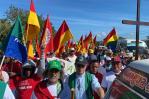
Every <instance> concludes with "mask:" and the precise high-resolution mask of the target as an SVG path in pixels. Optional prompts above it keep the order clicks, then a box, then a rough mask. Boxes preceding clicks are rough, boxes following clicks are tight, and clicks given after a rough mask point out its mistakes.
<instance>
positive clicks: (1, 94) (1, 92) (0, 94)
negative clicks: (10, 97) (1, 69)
mask: <svg viewBox="0 0 149 99" xmlns="http://www.w3.org/2000/svg"><path fill="white" fill-rule="evenodd" d="M6 85H7V84H6V83H4V82H2V81H0V97H1V98H2V99H3V97H4V93H5V90H6Z"/></svg>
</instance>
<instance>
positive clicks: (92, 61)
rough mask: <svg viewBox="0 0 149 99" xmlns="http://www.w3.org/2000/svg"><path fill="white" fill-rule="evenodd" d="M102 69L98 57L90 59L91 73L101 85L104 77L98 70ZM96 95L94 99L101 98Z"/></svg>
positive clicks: (93, 56)
mask: <svg viewBox="0 0 149 99" xmlns="http://www.w3.org/2000/svg"><path fill="white" fill-rule="evenodd" d="M99 67H100V63H99V61H98V60H97V56H96V55H92V56H91V57H90V64H89V68H90V69H89V72H90V73H91V74H94V75H95V77H96V78H97V79H98V82H99V83H100V84H101V82H102V79H103V75H102V74H101V73H99V72H98V68H99ZM93 95H94V99H100V97H99V96H98V94H97V93H96V92H94V93H93Z"/></svg>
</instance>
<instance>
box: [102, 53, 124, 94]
mask: <svg viewBox="0 0 149 99" xmlns="http://www.w3.org/2000/svg"><path fill="white" fill-rule="evenodd" d="M121 67H122V65H121V60H120V57H119V56H115V57H114V58H113V59H112V70H111V71H109V72H106V75H105V76H104V78H103V80H102V83H101V86H102V87H103V88H104V90H105V92H106V91H107V90H109V88H110V86H111V85H112V83H113V81H114V80H115V78H116V75H119V73H120V72H121Z"/></svg>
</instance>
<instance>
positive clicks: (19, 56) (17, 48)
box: [4, 16, 27, 63]
mask: <svg viewBox="0 0 149 99" xmlns="http://www.w3.org/2000/svg"><path fill="white" fill-rule="evenodd" d="M4 43H5V44H4V55H5V56H6V57H11V58H14V59H16V60H18V61H20V62H22V63H24V62H26V61H27V49H26V47H25V45H24V44H23V43H24V41H23V28H22V23H21V20H20V17H19V16H18V17H17V19H16V21H15V23H14V25H13V26H12V28H11V30H10V32H9V34H8V36H7V38H6V41H5V42H4Z"/></svg>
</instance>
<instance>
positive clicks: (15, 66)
mask: <svg viewBox="0 0 149 99" xmlns="http://www.w3.org/2000/svg"><path fill="white" fill-rule="evenodd" d="M21 65H22V64H21V63H19V62H17V61H16V62H13V63H7V64H4V65H3V67H2V70H4V71H6V72H14V73H21V68H22V67H21ZM15 78H16V77H15V76H14V77H10V78H9V82H8V83H9V87H10V89H11V90H13V89H15V88H16V87H15V84H14V80H15Z"/></svg>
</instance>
